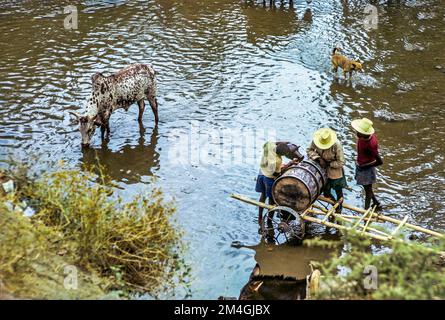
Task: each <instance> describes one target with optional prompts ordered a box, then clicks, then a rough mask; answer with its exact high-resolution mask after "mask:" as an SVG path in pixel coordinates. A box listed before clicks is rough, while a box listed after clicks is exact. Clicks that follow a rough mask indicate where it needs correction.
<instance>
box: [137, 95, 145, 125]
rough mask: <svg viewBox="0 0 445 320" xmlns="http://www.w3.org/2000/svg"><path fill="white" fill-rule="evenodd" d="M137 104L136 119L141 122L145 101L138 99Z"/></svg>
mask: <svg viewBox="0 0 445 320" xmlns="http://www.w3.org/2000/svg"><path fill="white" fill-rule="evenodd" d="M138 106H139V117H138V121H139V122H142V115H143V114H144V110H145V102H144V100H143V99H142V100H139V101H138Z"/></svg>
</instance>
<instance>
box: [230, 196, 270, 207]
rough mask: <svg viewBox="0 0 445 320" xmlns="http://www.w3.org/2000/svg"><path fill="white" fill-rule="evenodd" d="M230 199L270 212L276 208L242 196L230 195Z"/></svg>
mask: <svg viewBox="0 0 445 320" xmlns="http://www.w3.org/2000/svg"><path fill="white" fill-rule="evenodd" d="M230 197H232V198H233V199H236V200H240V201H242V202H245V203H248V204H253V205H254V206H257V207H262V208H264V209H267V210H272V209H273V208H275V207H276V206H275V205H271V204H266V203H264V202H260V201H256V200H253V199H250V198H248V197H245V196H242V195H240V194H232V195H231V196H230Z"/></svg>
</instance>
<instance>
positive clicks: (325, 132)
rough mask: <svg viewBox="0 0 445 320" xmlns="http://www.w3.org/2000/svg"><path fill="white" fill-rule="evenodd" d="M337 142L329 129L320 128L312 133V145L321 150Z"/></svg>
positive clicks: (333, 133)
mask: <svg viewBox="0 0 445 320" xmlns="http://www.w3.org/2000/svg"><path fill="white" fill-rule="evenodd" d="M335 142H337V134H336V133H335V131H334V130H332V129H329V128H321V129H318V130H317V131H315V133H314V144H315V145H316V146H317V148H320V149H322V150H326V149H329V148H330V147H332V146H333V145H334V144H335Z"/></svg>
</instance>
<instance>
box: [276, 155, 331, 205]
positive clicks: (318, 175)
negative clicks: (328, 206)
mask: <svg viewBox="0 0 445 320" xmlns="http://www.w3.org/2000/svg"><path fill="white" fill-rule="evenodd" d="M326 181H327V174H326V170H324V169H323V168H322V167H321V166H320V165H319V164H318V163H317V162H315V161H312V160H303V161H302V162H300V164H298V165H297V166H293V167H291V168H289V169H288V170H287V171H286V172H285V173H283V174H282V175H281V176H280V177H279V178H278V179H277V180H275V182H274V184H273V186H272V196H273V199H274V201H275V203H276V204H278V205H280V206H286V207H289V208H292V209H294V210H295V211H297V212H302V211H304V210H306V209H307V208H308V207H309V206H310V205H311V204H312V203H313V202H314V201H315V200H317V198H318V196H319V195H320V194H321V193H322V191H323V188H324V186H325V184H326Z"/></svg>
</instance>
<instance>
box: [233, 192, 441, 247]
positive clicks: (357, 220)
mask: <svg viewBox="0 0 445 320" xmlns="http://www.w3.org/2000/svg"><path fill="white" fill-rule="evenodd" d="M231 197H232V198H233V199H236V200H239V201H242V202H245V203H248V204H251V205H254V206H258V207H262V208H265V209H267V210H268V212H269V213H266V214H265V215H264V216H265V218H266V219H267V218H269V219H270V217H271V215H270V213H271V212H272V213H274V212H277V211H279V212H282V211H285V212H286V211H287V212H288V213H290V214H291V215H292V216H294V218H296V219H300V220H301V221H306V222H312V223H318V224H321V225H324V226H326V227H329V228H335V229H338V230H346V231H348V230H349V231H352V230H353V231H356V232H359V233H360V234H361V235H363V236H367V237H370V238H372V239H376V240H381V241H388V240H391V239H397V240H400V241H403V240H401V239H400V238H395V236H396V235H397V234H398V233H399V232H400V231H401V230H402V229H404V228H405V229H411V230H414V231H417V232H420V233H423V234H427V235H429V236H432V237H435V238H444V237H445V234H443V233H440V232H437V231H433V230H429V229H426V228H423V227H420V226H416V225H414V224H411V223H408V216H405V217H404V218H403V219H402V220H399V219H395V218H392V217H389V216H386V215H384V214H381V213H376V212H375V211H374V210H375V207H372V208H370V209H368V210H364V209H361V208H357V207H354V206H351V205H348V204H345V203H342V206H343V210H342V211H343V213H341V214H340V213H337V212H336V209H337V207H338V206H339V205H340V203H339V202H335V201H333V200H331V199H328V198H325V197H323V196H319V197H318V199H317V202H318V203H317V202H315V203H312V204H310V205H309V206H308V207H307V209H305V210H304V211H301V213H299V212H297V211H295V210H294V209H292V208H288V207H286V206H279V205H269V204H266V203H264V202H259V201H256V200H253V199H250V198H248V197H246V196H243V195H239V194H232V195H231ZM346 212H347V213H348V214H346ZM320 216H323V217H322V218H320ZM263 220H264V218H263ZM282 220H283V219H282V218H281V222H279V224H283V223H286V222H285V221H282ZM373 223H390V224H393V225H395V227H394V228H393V230H392V231H391V232H388V231H382V230H379V229H377V228H375V227H374V226H373ZM275 229H276V231H278V232H281V233H283V232H287V230H288V229H287V228H285V227H283V225H281V227H279V228H275ZM286 238H287V237H286ZM441 254H444V253H442V252H441Z"/></svg>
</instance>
